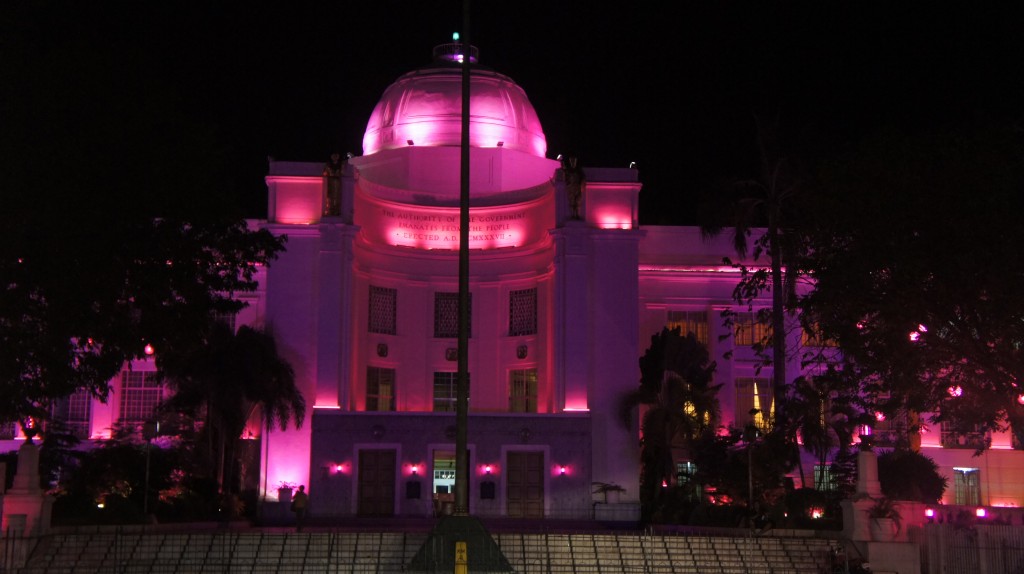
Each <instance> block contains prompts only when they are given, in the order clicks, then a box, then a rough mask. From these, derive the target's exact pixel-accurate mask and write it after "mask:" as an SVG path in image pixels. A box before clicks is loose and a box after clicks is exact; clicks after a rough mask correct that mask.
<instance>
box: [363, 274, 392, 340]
mask: <svg viewBox="0 0 1024 574" xmlns="http://www.w3.org/2000/svg"><path fill="white" fill-rule="evenodd" d="M397 325H398V290H397V289H389V288H387V287H376V286H373V285H370V325H369V331H370V332H371V333H383V334H385V335H395V334H397Z"/></svg>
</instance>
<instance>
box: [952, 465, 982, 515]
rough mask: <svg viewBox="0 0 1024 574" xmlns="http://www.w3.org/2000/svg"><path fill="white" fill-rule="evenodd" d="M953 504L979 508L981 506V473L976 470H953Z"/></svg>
mask: <svg viewBox="0 0 1024 574" xmlns="http://www.w3.org/2000/svg"><path fill="white" fill-rule="evenodd" d="M953 493H954V500H953V503H954V504H959V505H964V506H979V505H980V504H981V471H980V470H978V469H977V468H954V469H953Z"/></svg>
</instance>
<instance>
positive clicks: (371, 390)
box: [366, 367, 395, 411]
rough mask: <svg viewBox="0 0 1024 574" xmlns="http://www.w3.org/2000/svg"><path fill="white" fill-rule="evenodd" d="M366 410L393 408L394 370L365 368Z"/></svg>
mask: <svg viewBox="0 0 1024 574" xmlns="http://www.w3.org/2000/svg"><path fill="white" fill-rule="evenodd" d="M366 410H368V411H393V410H395V370H394V369H384V368H381V367H367V368H366Z"/></svg>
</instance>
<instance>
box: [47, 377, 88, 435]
mask: <svg viewBox="0 0 1024 574" xmlns="http://www.w3.org/2000/svg"><path fill="white" fill-rule="evenodd" d="M52 414H53V418H54V420H55V421H56V422H58V423H60V424H62V425H63V426H64V428H65V429H66V430H67V431H68V432H69V433H71V434H72V435H74V436H76V437H78V438H81V439H87V438H89V434H90V426H89V419H90V416H91V415H92V394H91V393H89V391H88V390H85V389H79V390H77V391H75V392H74V393H73V394H71V395H69V396H67V397H64V398H62V399H60V400H58V401H56V402H55V403H54V405H53V409H52Z"/></svg>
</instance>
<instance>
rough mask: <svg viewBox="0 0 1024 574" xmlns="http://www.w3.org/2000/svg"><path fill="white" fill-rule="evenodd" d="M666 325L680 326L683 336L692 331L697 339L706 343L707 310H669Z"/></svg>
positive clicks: (670, 326) (673, 327)
mask: <svg viewBox="0 0 1024 574" xmlns="http://www.w3.org/2000/svg"><path fill="white" fill-rule="evenodd" d="M666 325H667V326H668V328H669V329H675V328H676V327H680V331H681V332H682V334H683V336H685V335H686V334H687V333H693V335H694V337H696V338H697V340H698V341H700V342H701V343H704V344H705V345H707V344H708V312H707V311H669V312H668V320H667V322H666Z"/></svg>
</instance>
